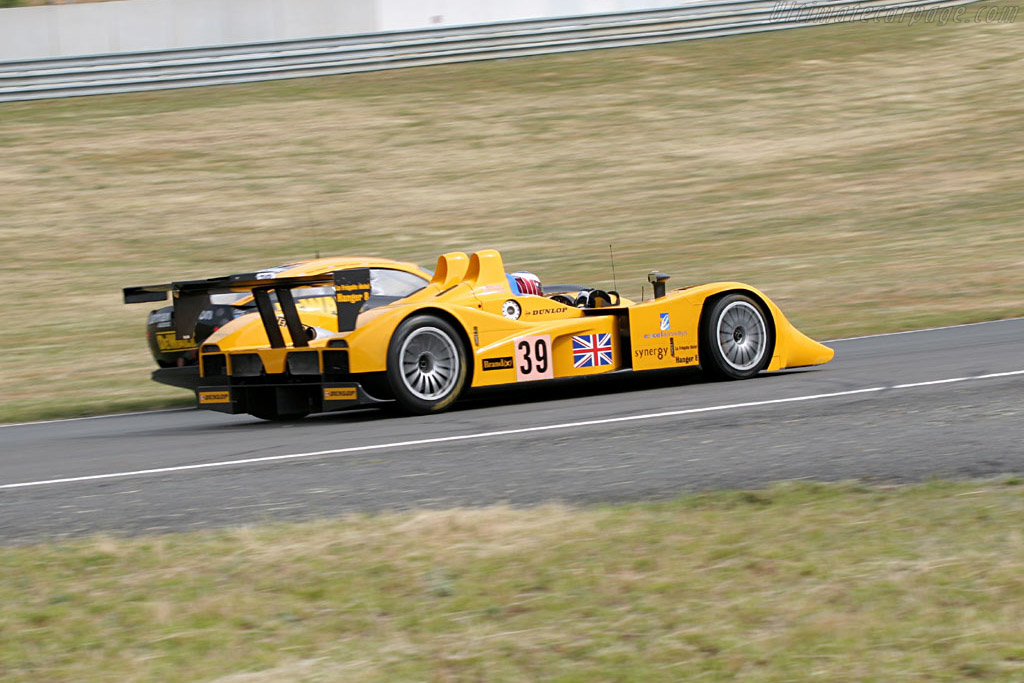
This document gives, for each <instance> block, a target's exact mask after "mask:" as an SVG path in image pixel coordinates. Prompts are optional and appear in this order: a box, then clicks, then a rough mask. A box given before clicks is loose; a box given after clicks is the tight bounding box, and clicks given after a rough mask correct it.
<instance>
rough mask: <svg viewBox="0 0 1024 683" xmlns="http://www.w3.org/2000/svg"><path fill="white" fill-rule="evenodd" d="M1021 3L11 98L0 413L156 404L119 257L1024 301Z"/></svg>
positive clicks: (894, 326)
mask: <svg viewBox="0 0 1024 683" xmlns="http://www.w3.org/2000/svg"><path fill="white" fill-rule="evenodd" d="M1021 74H1024V31H1022V28H1021V24H1020V23H1014V24H984V23H964V24H948V25H944V26H938V25H931V24H926V23H919V24H915V25H914V26H908V25H906V24H892V25H888V24H884V23H864V24H846V25H838V26H823V27H815V28H813V29H801V30H793V31H781V32H777V33H771V34H764V35H753V36H745V37H736V38H728V39H719V40H712V41H705V42H692V43H676V44H670V45H661V46H652V47H644V48H631V49H619V50H603V51H597V52H589V53H580V54H572V55H560V56H549V57H536V58H528V59H517V60H508V61H497V62H482V63H475V64H466V65H458V66H444V67H431V68H419V69H409V70H398V71H394V72H389V73H370V74H359V75H349V76H340V77H333V78H322V79H304V80H296V81H290V82H278V83H268V84H260V85H247V86H238V87H221V88H199V89H194V90H188V91H180V92H173V91H168V92H161V93H149V94H135V95H121V96H116V97H90V98H78V99H71V100H62V101H48V102H36V103H23V104H8V105H4V107H2V108H0V145H2V148H3V164H2V165H0V184H2V187H3V194H4V201H3V202H0V242H2V244H3V248H4V256H5V260H6V262H5V265H4V267H3V268H2V269H0V288H2V290H3V293H4V296H3V297H2V298H0V320H2V323H0V347H2V349H3V353H2V354H0V396H2V399H0V400H2V401H3V403H2V405H0V421H15V420H23V419H30V418H33V417H39V416H43V415H57V414H81V413H96V412H104V411H110V410H123V409H126V408H129V407H134V406H137V405H139V401H143V402H144V403H146V404H147V405H166V404H167V402H169V401H170V402H174V401H175V400H183V399H181V398H180V397H181V392H180V390H174V389H169V388H165V387H160V386H157V385H154V384H152V383H151V382H149V381H148V379H147V376H148V373H149V370H150V369H151V367H152V364H151V361H150V359H149V358H148V354H147V352H146V349H145V345H144V342H143V339H142V329H143V320H144V318H145V314H146V308H145V307H142V306H135V307H126V306H123V305H122V304H121V303H120V288H121V287H123V286H126V285H135V284H145V283H149V282H160V281H166V280H168V279H172V278H179V279H181V278H189V277H202V276H210V275H219V274H224V273H228V272H233V271H234V272H237V271H239V270H245V269H252V268H254V267H262V266H265V265H269V264H274V263H281V262H287V261H291V260H293V259H298V258H305V257H310V256H312V255H314V253H316V252H318V251H319V252H321V253H324V254H331V253H343V254H355V253H369V254H378V255H385V256H392V257H398V258H404V259H409V260H413V261H416V262H419V263H424V264H432V263H433V260H434V259H435V258H436V256H437V253H438V252H440V251H443V250H454V249H463V250H467V251H469V250H473V249H477V248H484V247H497V248H500V249H502V250H503V252H504V254H505V255H506V261H507V263H508V265H509V266H510V268H530V269H532V270H535V271H537V272H538V273H539V274H540V275H541V276H542V278H543V279H545V280H547V281H549V282H550V281H563V282H564V281H582V282H592V283H594V284H596V285H600V286H606V287H608V286H610V285H611V277H610V268H609V266H608V258H607V254H608V244H609V243H610V242H613V243H614V244H615V247H616V261H617V263H616V265H617V272H618V285H619V288H620V289H621V290H622V291H623V292H624V293H626V294H628V295H631V296H636V295H638V294H639V292H640V285H641V283H642V282H643V276H644V273H646V272H648V271H649V270H651V269H653V268H658V269H662V270H666V271H668V272H670V273H672V274H673V276H674V277H673V280H672V282H671V284H685V283H692V282H699V281H710V280H715V279H740V280H745V281H748V282H751V283H752V284H755V285H758V286H760V287H761V288H762V289H764V290H765V291H766V292H767V293H768V294H769V295H770V296H772V297H774V298H775V299H776V300H777V301H778V302H779V303H780V304H781V305H782V307H783V309H784V310H785V311H786V312H787V313H788V314H789V315H790V317H791V318H792V319H793V320H794V322H796V323H797V324H798V326H800V327H802V328H803V329H805V330H806V331H808V332H809V333H811V334H813V335H815V336H818V337H829V336H846V335H850V334H859V333H868V332H873V331H891V330H899V329H909V328H914V327H921V326H930V325H937V324H943V323H960V322H971V321H977V320H984V319H992V318H999V317H1008V316H1014V315H1021V314H1022V313H1024V304H1022V300H1021V291H1024V267H1022V265H1024V240H1021V239H1020V231H1021V225H1022V219H1024V186H1022V184H1021V183H1020V178H1019V175H1020V173H1019V170H1020V168H1022V167H1024V145H1022V143H1021V140H1024V78H1022V76H1021Z"/></svg>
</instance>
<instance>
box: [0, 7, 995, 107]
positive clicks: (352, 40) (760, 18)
mask: <svg viewBox="0 0 1024 683" xmlns="http://www.w3.org/2000/svg"><path fill="white" fill-rule="evenodd" d="M974 1H975V0H909V1H899V0H895V1H894V0H859V1H851V0H826V1H820V2H809V3H807V4H800V5H793V4H792V3H788V4H787V5H786V6H780V3H779V2H778V1H777V0H726V1H724V2H709V3H702V4H692V5H686V6H680V7H673V8H668V9H659V10H641V11H635V12H623V13H617V14H595V15H587V16H578V17H567V18H560V19H544V20H526V21H513V22H502V23H496V24H479V25H473V26H459V27H453V28H441V29H419V30H412V31H400V32H388V33H371V34H364V35H354V36H338V37H330V38H315V39H300V40H292V41H285V42H276V43H253V44H247V45H224V46H217V47H207V48H184V49H176V50H164V51H160V52H136V53H117V54H105V55H91V56H84V57H54V58H47V59H33V60H24V61H13V62H0V102H12V101H17V100H34V99H48V98H59V97H74V96H80V95H101V94H111V93H124V92H138V91H145V90H160V89H166V88H190V87H197V86H205V85H225V84H235V83H250V82H255V81H268V80H278V79H285V78H305V77H311V76H329V75H335V74H344V73H355V72H361V71H378V70H384V69H398V68H406V67H412V66H427V65H434V64H452V63H456V62H468V61H477V60H486V59H503V58H509V57H525V56H530V55H541V54H553V53H559V52H574V51H578V50H595V49H603V48H612V47H626V46H633V45H651V44H655V43H667V42H675V41H681V40H694V39H698V38H713V37H719V36H733V35H739V34H744V33H756V32H761V31H773V30H778V29H784V28H797V27H802V26H812V25H817V24H822V23H836V22H839V21H856V20H858V19H864V18H870V17H872V16H882V15H884V14H885V13H892V12H898V11H901V10H902V11H907V12H909V11H925V10H929V9H938V8H944V7H951V6H954V5H963V4H968V3H969V2H974ZM787 9H788V10H789V11H788V12H787V11H786V10H787Z"/></svg>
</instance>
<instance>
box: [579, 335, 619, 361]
mask: <svg viewBox="0 0 1024 683" xmlns="http://www.w3.org/2000/svg"><path fill="white" fill-rule="evenodd" d="M611 364H612V335H611V334H609V333H607V332H606V333H604V334H581V335H577V336H574V337H573V338H572V366H573V367H574V368H593V367H596V366H599V365H611Z"/></svg>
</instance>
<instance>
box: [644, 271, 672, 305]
mask: <svg viewBox="0 0 1024 683" xmlns="http://www.w3.org/2000/svg"><path fill="white" fill-rule="evenodd" d="M670 277H672V276H671V275H667V274H665V273H661V272H658V271H656V270H652V271H651V272H650V273H648V274H647V281H648V282H650V283H651V284H652V285H654V298H655V299H660V298H661V297H663V296H665V283H666V282H667V281H668V279H669V278H670Z"/></svg>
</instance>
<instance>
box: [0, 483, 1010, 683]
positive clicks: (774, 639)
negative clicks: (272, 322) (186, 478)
mask: <svg viewBox="0 0 1024 683" xmlns="http://www.w3.org/2000/svg"><path fill="white" fill-rule="evenodd" d="M1022 518H1024V495H1022V494H1021V487H1020V481H1019V480H1016V479H1015V480H1005V481H1002V482H981V483H968V484H948V483H931V484H927V485H921V486H915V487H910V488H875V487H866V486H861V485H853V484H839V485H824V484H806V483H805V484H783V485H779V486H776V487H773V488H770V489H767V490H763V491H749V492H723V493H709V494H702V495H692V496H687V497H684V498H681V499H678V500H673V501H669V502H663V503H654V504H637V505H627V506H615V507H596V508H583V509H576V508H567V507H563V506H556V505H548V506H543V507H540V508H533V509H508V508H484V509H473V510H451V511H443V512H427V511H419V512H409V513H402V514H384V515H379V516H356V517H348V518H345V519H340V520H336V521H321V522H312V523H304V524H289V525H281V524H275V525H271V526H266V527H259V528H245V529H233V530H222V531H216V532H199V533H189V534H172V535H166V536H154V537H139V538H130V539H124V538H110V537H98V538H90V539H84V540H75V541H67V542H54V543H49V544H43V545H35V546H26V547H6V548H2V549H0V571H2V574H3V577H4V581H3V582H2V584H0V598H2V602H3V604H4V606H5V608H4V610H3V611H2V612H0V671H2V672H3V678H4V680H5V681H12V682H14V681H40V680H75V681H102V680H133V681H199V680H221V681H232V682H236V683H240V682H243V681H244V682H256V681H282V680H288V681H327V680H365V681H377V680H379V681H391V680H488V681H495V680H523V681H528V680H531V681H532V680H540V679H544V680H559V681H593V680H609V681H610V680H621V681H651V680H663V681H669V680H697V679H699V680H712V681H714V680H735V679H737V678H739V679H742V680H749V681H793V680H813V679H820V680H829V681H869V680H874V681H920V680H929V681H962V680H968V679H970V680H974V679H979V680H1005V681H1010V680H1021V678H1022V677H1024V642H1022V640H1021V638H1020V633H1021V632H1020V626H1021V624H1022V623H1024V535H1022V531H1021V529H1020V526H1019V524H1016V523H1011V521H1010V520H1020V519H1022Z"/></svg>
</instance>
